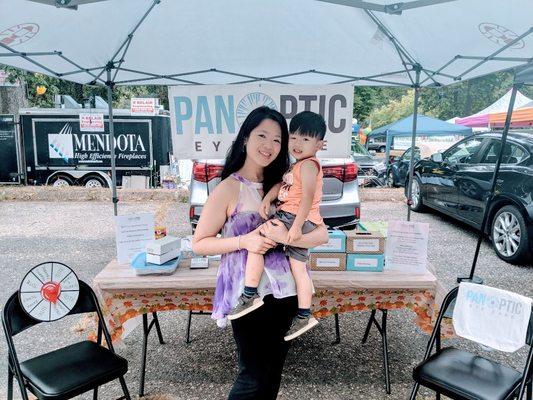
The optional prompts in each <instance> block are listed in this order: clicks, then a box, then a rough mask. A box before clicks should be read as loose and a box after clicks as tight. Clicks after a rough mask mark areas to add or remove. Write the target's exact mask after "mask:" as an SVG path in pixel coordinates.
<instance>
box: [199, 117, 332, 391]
mask: <svg viewBox="0 0 533 400" xmlns="http://www.w3.org/2000/svg"><path fill="white" fill-rule="evenodd" d="M302 114H304V113H302ZM311 114H312V115H311ZM297 117H298V118H297ZM294 120H296V123H295V125H294V129H292V128H293V122H294ZM321 121H322V123H323V119H322V118H321V117H320V116H318V115H317V114H314V113H310V112H308V113H307V114H304V115H303V116H301V115H297V116H295V118H293V121H292V122H291V143H290V144H289V133H288V130H287V123H286V121H285V119H284V118H283V116H282V115H281V114H280V113H279V112H277V111H275V110H272V109H270V108H268V107H260V108H257V109H255V110H254V111H252V112H251V113H250V114H249V115H248V117H247V118H246V120H245V121H244V122H243V124H242V126H241V128H240V130H239V133H238V135H237V138H236V140H235V142H234V143H233V145H232V147H231V149H230V150H229V152H228V156H227V158H226V163H225V166H224V170H223V172H222V181H221V182H220V183H219V184H218V185H217V187H216V188H215V190H214V191H213V192H212V193H211V194H210V196H209V198H208V200H207V202H206V204H205V206H204V208H203V211H202V215H201V217H200V221H199V223H198V226H197V228H196V232H195V235H194V240H193V250H194V252H195V253H197V254H202V255H217V254H222V258H221V263H220V268H219V272H218V277H217V286H216V291H215V297H214V301H213V318H214V319H216V320H217V324H219V325H220V326H223V325H225V322H226V317H228V316H229V318H230V319H231V320H232V321H231V323H232V328H233V335H234V338H235V341H236V344H237V350H238V354H239V374H238V376H237V379H236V380H235V383H234V384H233V387H232V389H231V392H230V394H229V399H232V400H235V399H275V398H276V397H277V393H278V390H279V385H280V381H281V373H282V369H283V364H284V361H285V356H286V354H287V351H288V348H289V342H287V340H290V339H292V337H287V336H286V333H287V331H288V330H289V328H290V329H291V331H290V332H292V333H293V334H296V336H298V335H299V334H301V333H302V332H305V330H307V329H310V328H311V327H312V326H314V325H316V323H315V322H314V321H315V320H314V318H312V317H311V316H310V305H311V303H310V302H311V296H312V290H313V289H312V283H311V280H310V277H309V275H308V273H307V269H306V266H305V260H306V257H307V253H306V249H308V248H311V247H315V246H318V245H320V244H322V243H325V242H327V240H328V239H327V230H326V228H325V226H324V225H323V223H322V219H321V218H320V215H319V213H318V203H319V202H320V194H321V191H322V184H321V169H320V164H319V163H318V161H317V160H316V157H315V153H316V151H317V150H318V149H319V148H320V147H321V140H322V139H323V136H324V133H325V125H324V126H323V129H322V125H321V123H320V122H321ZM317 126H318V128H316V127H317ZM309 127H311V128H312V129H311V130H314V131H316V132H310V131H309ZM315 128H316V129H315ZM289 148H290V149H291V154H292V155H293V156H294V157H295V158H296V159H297V163H296V164H295V165H294V166H293V168H292V169H291V170H290V171H289V173H287V174H286V172H287V170H288V168H289V158H288V150H289ZM298 196H301V197H302V196H303V198H306V197H307V198H308V199H307V200H305V201H303V200H298ZM264 197H265V199H264V201H263V198H264ZM276 197H277V198H278V199H279V200H281V203H282V204H284V202H283V199H288V200H289V201H287V202H286V203H289V204H288V206H286V207H281V208H280V207H278V211H277V212H276V215H275V217H276V219H273V220H270V221H268V222H266V223H265V219H266V218H264V217H268V216H270V215H268V214H269V212H268V211H269V210H268V209H269V208H270V202H272V201H274V200H275V199H276ZM299 203H301V204H300V206H299V207H298V206H297V205H298V204H299ZM262 216H263V217H262ZM219 232H221V233H222V235H221V237H217V234H218V233H219ZM279 244H282V245H285V246H283V247H282V246H280V245H279ZM287 255H288V256H289V257H290V258H288V257H287ZM291 270H292V271H291ZM295 279H296V282H295ZM296 294H298V298H297V297H296ZM294 337H295V336H294Z"/></svg>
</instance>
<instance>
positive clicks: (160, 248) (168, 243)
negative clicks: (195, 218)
mask: <svg viewBox="0 0 533 400" xmlns="http://www.w3.org/2000/svg"><path fill="white" fill-rule="evenodd" d="M179 247H180V240H179V239H178V238H177V237H174V236H165V237H163V238H161V239H157V240H152V241H150V242H148V243H147V244H146V253H147V254H154V255H163V254H166V253H168V252H169V251H172V250H176V249H178V250H179ZM149 262H150V261H149Z"/></svg>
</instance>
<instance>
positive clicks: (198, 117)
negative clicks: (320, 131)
mask: <svg viewBox="0 0 533 400" xmlns="http://www.w3.org/2000/svg"><path fill="white" fill-rule="evenodd" d="M168 96H169V106H170V116H171V124H172V144H173V149H174V157H175V158H176V159H202V158H214V159H216V158H225V156H226V152H227V150H228V148H229V147H230V146H231V144H232V142H233V141H234V140H235V138H236V136H237V133H238V132H239V128H240V126H241V124H242V122H243V121H244V120H245V118H246V116H247V115H248V114H249V113H250V111H252V110H253V109H255V108H257V107H260V106H268V107H271V108H274V109H276V110H278V111H279V112H280V113H281V114H282V115H283V116H284V117H285V118H286V119H287V123H290V119H291V118H292V117H293V116H294V115H296V114H297V113H299V112H301V111H314V112H316V113H319V114H320V115H322V116H323V117H324V119H325V121H326V127H327V131H326V137H325V144H324V149H323V150H322V151H320V152H319V153H318V156H319V157H322V158H326V157H347V156H348V155H349V154H350V144H351V142H350V140H351V135H352V110H353V86H351V85H264V84H263V85H260V84H253V85H252V84H245V85H200V86H170V87H169V90H168Z"/></svg>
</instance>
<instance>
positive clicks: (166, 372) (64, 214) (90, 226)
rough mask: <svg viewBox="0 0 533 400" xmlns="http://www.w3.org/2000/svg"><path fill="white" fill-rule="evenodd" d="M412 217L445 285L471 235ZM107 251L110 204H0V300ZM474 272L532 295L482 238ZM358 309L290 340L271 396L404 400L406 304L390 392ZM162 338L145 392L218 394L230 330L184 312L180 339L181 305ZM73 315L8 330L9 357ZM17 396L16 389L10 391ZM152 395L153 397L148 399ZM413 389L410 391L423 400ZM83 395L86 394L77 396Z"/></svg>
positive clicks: (131, 346) (39, 346)
mask: <svg viewBox="0 0 533 400" xmlns="http://www.w3.org/2000/svg"><path fill="white" fill-rule="evenodd" d="M157 208H158V204H157V203H126V204H120V205H119V210H120V213H133V212H139V211H148V212H155V211H157ZM405 217H406V208H405V206H404V205H403V204H402V203H400V202H367V203H365V204H363V205H362V219H363V220H388V221H390V220H397V219H399V220H404V219H405ZM412 219H413V220H414V221H423V222H428V223H429V224H430V240H429V262H430V263H431V265H432V266H433V267H434V268H435V270H436V273H437V276H438V278H439V279H440V280H441V282H442V283H443V285H444V287H446V288H452V287H453V285H454V284H455V280H456V277H457V276H458V275H465V274H468V271H469V269H470V265H471V262H472V258H473V255H474V249H475V244H476V240H477V232H476V231H474V230H473V229H471V228H469V227H468V226H466V225H463V224H460V223H458V222H456V221H454V220H452V219H450V218H447V217H445V216H442V215H439V214H437V213H433V212H428V213H424V214H416V213H414V214H412ZM187 220H188V208H187V205H186V204H183V203H176V204H174V205H172V206H171V207H170V208H169V211H168V214H167V217H166V221H165V223H166V225H167V227H169V233H170V234H175V235H184V234H188V233H189V232H190V228H189V225H188V222H187ZM114 257H115V242H114V228H113V209H112V206H111V204H110V203H101V202H78V203H76V202H64V203H51V202H0V282H1V283H2V285H1V287H2V289H1V291H0V303H1V304H4V303H5V301H6V300H7V298H8V297H9V296H10V295H11V294H12V293H13V292H14V291H16V290H17V289H18V286H19V284H20V281H21V279H22V278H23V277H24V275H25V273H26V272H27V271H28V270H29V269H30V268H31V267H32V266H34V265H36V264H38V263H41V262H44V261H50V260H55V261H61V262H63V263H65V264H67V265H69V266H71V267H72V268H73V269H75V271H76V272H77V274H78V276H79V277H80V278H81V279H83V280H85V281H87V282H91V280H92V278H93V277H94V276H95V275H96V274H97V273H98V272H99V271H100V270H101V269H102V268H103V267H104V266H105V265H106V264H107V262H109V261H110V260H111V259H112V258H114ZM476 274H477V275H479V276H481V277H482V278H483V279H484V280H485V283H486V284H488V285H492V286H496V287H499V288H503V289H507V290H512V291H514V292H517V293H520V294H522V295H525V296H529V297H533V266H531V265H530V266H514V265H510V264H507V263H505V262H504V261H502V260H500V259H499V258H498V257H497V256H496V255H495V253H494V251H493V250H492V248H491V247H490V243H488V242H487V241H485V242H484V243H483V245H482V247H481V252H480V257H479V263H478V268H477V271H476ZM367 318H368V313H361V312H359V313H353V314H341V315H340V326H341V343H340V344H337V345H333V344H332V341H333V340H334V338H335V329H334V319H333V318H326V319H324V320H322V321H321V324H320V325H319V326H318V327H317V328H315V329H314V330H313V331H311V332H310V333H309V334H306V335H304V336H303V337H302V338H300V339H298V340H296V341H295V342H294V344H293V346H292V348H291V350H290V352H289V355H288V358H287V361H286V364H285V369H284V375H283V380H282V384H281V390H280V394H279V399H281V400H292V399H302V398H305V399H307V400H313V399H324V400H333V399H406V398H408V396H409V392H410V389H411V386H412V379H411V372H412V369H413V367H414V366H415V365H416V364H417V363H418V362H419V361H420V360H421V359H422V356H423V353H424V349H425V346H426V343H427V339H428V337H427V336H426V335H424V334H423V333H421V332H420V330H419V329H418V328H417V327H416V325H415V323H414V314H413V313H412V312H410V311H408V310H405V311H394V312H390V313H389V326H388V330H389V332H388V336H389V351H390V362H391V379H392V394H391V395H389V396H387V395H386V394H385V390H384V385H383V372H382V359H381V343H380V340H379V335H378V334H377V332H376V331H372V333H371V334H370V338H369V340H368V342H367V343H366V344H365V345H362V344H361V338H362V336H363V331H364V327H365V324H366V321H367ZM160 321H161V327H162V331H163V335H164V338H165V341H166V344H165V345H159V344H158V342H157V340H156V339H155V338H151V340H150V342H149V354H148V366H147V378H146V388H145V390H146V393H147V394H148V395H151V396H154V397H149V398H153V399H156V398H157V399H161V400H163V399H164V400H174V399H190V400H193V399H224V398H226V396H227V393H228V392H229V389H230V387H231V384H232V382H233V379H234V377H235V374H236V372H237V363H236V359H237V358H236V351H235V344H234V341H233V338H232V335H231V330H230V329H224V330H221V329H219V328H217V327H216V325H215V323H214V322H213V321H212V320H211V319H210V318H209V317H205V316H198V317H195V318H193V324H192V332H191V335H192V342H191V343H190V344H186V343H185V340H184V335H185V327H186V321H187V313H186V312H165V313H161V314H160ZM78 324H79V317H67V318H65V319H63V320H60V321H58V322H55V323H50V324H41V325H39V326H36V327H33V328H31V329H28V330H27V331H25V332H23V333H21V334H20V335H18V336H16V338H15V340H16V346H17V350H18V351H19V357H20V358H21V359H22V360H23V359H25V358H27V357H32V356H35V355H37V354H40V353H42V352H45V351H49V350H51V349H54V348H57V347H60V346H64V345H66V344H67V343H72V342H75V341H78V340H80V339H81V338H83V336H80V335H79V334H78V333H75V332H74V331H75V328H76V326H77V325H78ZM1 336H2V339H1V341H0V399H3V398H5V394H6V383H7V379H5V378H3V377H7V346H6V343H5V340H4V337H3V334H2V335H1ZM448 342H449V343H453V344H455V345H459V346H461V347H464V348H468V349H470V350H472V351H478V352H479V351H481V352H483V354H485V355H487V354H488V356H489V357H492V358H494V359H496V360H498V361H501V362H506V363H509V364H510V365H512V366H514V367H516V368H521V367H522V366H523V363H524V360H525V354H526V352H525V350H524V349H522V350H520V351H518V352H516V353H513V354H502V353H497V352H490V353H486V352H484V350H482V349H480V347H478V346H477V345H475V344H471V343H468V342H466V341H464V340H458V339H452V340H450V341H446V342H445V343H448ZM141 343H142V335H141V332H140V329H139V328H137V329H136V330H135V331H134V332H133V333H132V334H131V335H130V336H128V337H127V338H126V340H125V341H124V344H122V345H121V346H119V347H118V348H117V351H118V352H119V354H121V355H122V356H124V357H125V358H126V359H127V360H128V361H129V372H128V374H127V375H126V382H127V384H128V386H129V389H130V392H131V393H132V394H135V393H137V390H138V379H139V366H140V350H141ZM15 393H16V398H18V396H19V395H18V390H17V389H16V390H15ZM100 393H101V395H100V398H102V399H112V398H116V397H118V396H119V395H120V386H119V385H118V382H117V383H110V384H108V385H106V386H104V387H103V388H102V390H101V392H100ZM157 395H159V396H157ZM430 396H431V395H430V394H429V392H425V391H422V392H421V396H420V398H430ZM83 398H87V399H89V398H92V395H89V394H87V395H85V396H83Z"/></svg>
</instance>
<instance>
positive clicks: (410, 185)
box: [407, 65, 422, 221]
mask: <svg viewBox="0 0 533 400" xmlns="http://www.w3.org/2000/svg"><path fill="white" fill-rule="evenodd" d="M414 68H415V71H416V82H415V85H414V89H415V103H414V106H413V134H412V135H411V159H410V160H409V180H408V181H407V221H411V204H412V202H413V199H412V190H413V174H414V166H415V157H414V155H415V145H416V122H417V119H418V98H419V97H420V71H421V67H420V65H416V66H415V67H414ZM421 198H422V196H421V193H419V200H418V201H421Z"/></svg>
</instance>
